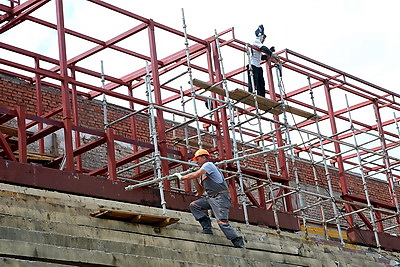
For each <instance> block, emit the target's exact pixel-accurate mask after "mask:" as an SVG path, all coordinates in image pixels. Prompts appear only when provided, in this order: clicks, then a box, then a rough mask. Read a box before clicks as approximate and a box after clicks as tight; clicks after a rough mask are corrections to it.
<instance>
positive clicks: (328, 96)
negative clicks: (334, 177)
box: [324, 81, 354, 227]
mask: <svg viewBox="0 0 400 267" xmlns="http://www.w3.org/2000/svg"><path fill="white" fill-rule="evenodd" d="M324 89H325V97H326V102H327V106H328V111H329V120H330V124H331V129H332V135H333V139H336V140H337V139H338V137H337V133H338V131H337V127H336V121H335V117H334V115H333V114H334V109H333V103H332V97H331V94H330V89H329V84H328V82H327V81H326V82H325V83H324ZM334 147H335V153H336V154H338V156H337V157H336V160H337V163H338V169H339V179H340V190H341V191H342V194H344V195H345V194H347V193H348V188H347V182H346V176H345V169H344V165H343V159H342V155H341V149H340V144H339V143H338V142H335V143H334ZM344 207H345V209H346V213H350V212H351V208H350V206H349V204H347V203H344ZM346 221H347V224H348V225H349V227H353V226H354V221H353V217H352V216H351V215H348V216H346Z"/></svg>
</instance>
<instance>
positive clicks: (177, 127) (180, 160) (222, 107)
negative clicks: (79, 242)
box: [0, 0, 400, 247]
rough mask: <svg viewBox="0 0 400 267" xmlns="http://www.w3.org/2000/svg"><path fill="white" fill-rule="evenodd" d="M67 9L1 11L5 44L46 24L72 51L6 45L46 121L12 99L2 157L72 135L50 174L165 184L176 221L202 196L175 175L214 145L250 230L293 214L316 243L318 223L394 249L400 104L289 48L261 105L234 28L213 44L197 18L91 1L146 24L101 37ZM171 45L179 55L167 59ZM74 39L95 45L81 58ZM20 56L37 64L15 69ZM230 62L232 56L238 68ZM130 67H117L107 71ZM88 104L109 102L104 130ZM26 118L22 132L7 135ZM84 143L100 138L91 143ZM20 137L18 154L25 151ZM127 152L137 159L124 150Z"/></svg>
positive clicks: (4, 119) (8, 58) (5, 61)
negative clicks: (180, 207)
mask: <svg viewBox="0 0 400 267" xmlns="http://www.w3.org/2000/svg"><path fill="white" fill-rule="evenodd" d="M55 2H56V10H55V12H56V14H57V23H56V24H53V23H52V22H49V21H46V20H45V19H43V18H38V17H35V16H33V15H32V14H31V13H32V12H34V11H35V10H36V9H39V8H46V6H47V5H46V4H43V5H32V6H27V7H25V10H24V11H25V12H26V13H25V14H26V15H24V16H19V15H18V14H14V13H13V11H14V5H18V4H19V1H18V2H17V1H11V2H10V6H9V7H6V6H4V5H0V12H1V13H0V15H1V18H2V19H1V20H0V33H1V34H3V33H7V32H11V33H15V31H17V30H18V27H19V25H20V24H24V23H25V24H35V25H36V26H40V27H42V28H44V29H46V30H49V31H56V32H57V35H58V40H57V47H58V51H59V58H52V57H50V56H48V55H44V54H40V53H39V52H38V51H33V50H32V49H30V48H29V47H27V48H23V47H21V45H20V44H14V43H13V41H12V39H7V37H5V38H4V39H3V40H4V41H3V40H1V42H0V50H1V53H2V55H4V57H2V58H1V59H0V73H1V74H2V75H5V76H7V77H16V78H18V79H20V80H23V81H26V82H27V83H28V84H31V85H32V86H33V87H34V88H35V95H36V96H35V99H36V104H35V108H34V110H35V114H32V112H27V111H26V110H25V109H24V108H23V107H21V106H16V107H10V106H9V105H8V103H6V101H5V100H3V101H4V102H3V103H2V105H0V113H1V116H0V125H1V126H2V127H3V128H2V132H3V134H1V135H0V145H1V150H0V153H1V156H3V157H5V158H7V159H9V160H14V161H19V162H22V163H25V162H28V160H29V159H28V154H29V151H28V150H29V149H28V145H30V144H37V146H38V151H39V152H41V153H43V152H44V151H45V142H44V138H45V137H46V136H48V135H50V134H52V133H55V132H57V131H59V130H61V131H62V136H63V145H62V147H63V151H62V153H60V155H58V156H57V157H56V158H55V159H54V160H52V161H51V162H49V163H47V165H46V166H48V167H59V166H60V165H61V166H62V168H63V169H65V170H69V171H75V172H81V173H85V174H88V175H92V176H101V177H106V178H107V179H110V180H113V181H124V182H129V183H131V184H132V185H130V186H128V187H127V190H134V189H136V188H138V187H143V186H158V189H159V192H160V195H161V205H162V208H163V211H164V213H167V210H168V207H169V203H167V202H166V201H165V198H164V192H165V191H173V192H179V193H182V194H190V193H192V190H193V189H192V185H191V184H190V182H188V181H185V182H179V181H177V180H176V179H175V176H174V175H173V174H174V173H176V172H182V173H186V172H189V171H190V168H191V167H194V166H195V164H193V163H191V162H190V161H189V159H190V158H191V156H192V153H193V152H194V151H195V150H196V149H199V148H206V149H208V150H209V152H210V153H211V154H212V157H213V159H215V161H216V164H217V165H218V166H219V168H220V169H221V170H222V172H223V173H224V175H225V178H226V181H227V183H228V185H229V189H230V192H231V196H232V202H233V204H234V205H236V206H241V207H242V208H241V210H242V211H243V217H244V221H245V222H246V223H251V222H252V218H251V216H252V214H254V213H252V211H251V210H252V209H257V210H258V211H260V213H261V214H263V213H265V214H266V212H267V211H269V212H272V214H273V222H272V223H271V226H272V227H275V228H277V229H278V230H280V229H281V228H282V225H283V224H284V221H283V220H284V218H285V217H283V215H282V214H289V215H290V216H291V217H292V218H295V219H296V220H298V221H299V223H300V225H301V227H302V229H303V231H304V234H305V235H306V236H307V237H308V236H309V233H310V232H309V230H308V229H309V227H311V226H315V225H320V226H322V228H323V229H324V235H325V236H326V238H332V236H331V235H330V234H329V231H330V230H331V229H336V231H337V233H338V235H337V236H335V237H334V238H336V239H339V240H340V241H341V243H342V244H344V243H345V240H344V238H345V237H344V233H343V232H344V231H346V230H348V229H357V230H358V231H361V232H359V233H364V232H362V231H369V232H371V233H373V237H374V242H373V243H368V242H367V241H366V240H363V239H365V238H363V237H361V240H360V238H358V239H357V240H355V241H356V242H361V243H363V242H364V243H366V244H368V245H374V246H377V247H385V246H384V245H382V239H386V238H387V236H386V234H388V235H391V236H398V235H399V233H400V217H399V216H400V213H399V204H398V197H397V196H398V193H399V192H398V189H399V187H398V181H400V153H399V146H400V143H399V137H400V130H399V122H400V116H399V112H400V103H399V99H400V95H399V94H397V93H395V92H392V91H390V90H387V89H385V88H382V87H379V86H377V85H374V84H371V83H369V82H367V81H365V80H362V79H360V78H357V77H355V76H352V75H350V74H348V73H345V72H343V71H340V70H338V69H335V68H333V67H330V66H327V65H325V64H323V63H321V62H319V61H316V60H314V59H311V58H308V57H306V56H304V55H302V54H300V53H297V52H294V51H292V50H289V49H284V50H281V51H279V52H277V53H276V54H277V55H278V57H279V62H275V61H271V59H267V60H266V61H265V62H264V63H263V66H264V67H265V71H266V74H267V77H266V80H267V88H266V89H267V90H266V93H267V95H268V97H267V98H264V97H260V96H257V95H255V94H252V93H249V92H247V89H246V88H247V84H248V82H249V81H247V80H245V78H243V77H245V76H246V75H245V74H246V72H247V67H246V64H244V65H240V64H241V63H242V60H240V59H241V58H246V56H247V57H248V54H247V53H248V44H247V43H246V42H243V41H241V40H238V39H236V38H235V34H234V30H233V29H227V30H225V31H222V32H217V31H216V30H215V33H214V34H212V35H211V36H210V37H209V38H206V39H201V38H198V37H195V36H192V35H190V34H188V32H187V25H186V21H185V16H184V12H183V10H182V21H183V30H182V31H180V30H176V29H173V28H170V27H168V26H166V25H163V24H161V23H158V22H155V21H153V20H151V19H146V18H143V17H141V16H139V15H137V14H134V13H132V12H130V11H128V10H123V9H121V8H119V7H117V6H114V5H112V4H109V3H106V2H102V1H89V2H90V3H89V4H90V5H92V7H93V8H94V9H104V10H106V11H107V12H110V13H111V14H112V15H113V16H123V17H124V19H126V20H128V21H129V24H127V25H135V26H133V27H131V26H129V28H125V29H121V30H120V32H118V33H116V35H115V36H112V37H111V38H109V39H107V40H100V39H97V38H95V37H94V36H89V35H86V34H83V33H80V32H79V31H77V30H75V29H74V28H68V26H65V25H64V24H65V23H66V22H68V21H65V19H64V17H63V4H62V1H59V0H56V1H55ZM19 12H21V11H20V10H19ZM29 14H31V15H29ZM68 23H69V22H68ZM66 25H67V24H66ZM71 27H72V26H71ZM146 30H147V38H143V36H146V35H144V34H145V33H146ZM159 36H160V38H165V36H168V38H170V39H169V40H171V42H176V45H174V46H172V47H171V48H170V49H169V51H166V52H161V51H160V50H161V48H162V46H161V47H160V46H157V45H156V44H157V42H156V40H157V37H159ZM66 37H74V38H75V39H78V40H79V41H82V42H84V43H87V42H89V43H90V44H91V47H90V48H87V49H85V48H82V49H81V50H78V51H76V52H75V54H73V56H71V55H70V56H69V57H67V54H66V49H67V45H68V44H69V43H67V42H66ZM142 39H145V40H146V41H148V43H147V44H146V45H145V47H146V48H148V52H142V51H143V50H140V49H138V50H134V49H132V48H130V47H131V46H132V44H133V43H135V42H137V41H138V40H142ZM83 47H85V46H83ZM177 47H178V49H177ZM158 49H159V50H158ZM161 54H162V55H163V56H164V57H163V58H159V57H158V55H161ZM15 55H18V56H22V57H23V59H21V61H17V60H14V59H13V58H14V56H15ZM98 55H102V56H104V55H115V56H116V58H118V57H120V56H121V55H122V56H123V57H124V58H127V57H129V58H132V60H131V61H129V60H127V61H126V62H131V63H132V64H131V65H130V66H126V67H124V68H121V69H120V70H118V71H115V72H112V71H108V73H109V74H108V75H106V74H105V73H104V70H103V62H101V72H100V73H99V72H96V71H93V70H92V69H91V68H90V67H88V66H90V63H91V58H94V59H96V56H98ZM224 55H229V59H230V60H229V61H228V62H224V60H223V58H224ZM109 61H111V62H109ZM97 62H98V61H97ZM118 64H119V63H118V61H114V62H113V61H112V60H108V62H107V68H108V69H113V68H116V66H117V65H118ZM134 66H136V67H134ZM137 66H140V67H137ZM132 68H134V70H133V71H132ZM274 70H275V75H274ZM98 79H101V86H97V85H96V84H98ZM95 80H97V82H96V81H95ZM250 82H251V81H250ZM45 87H51V88H55V89H56V90H58V91H59V92H60V99H59V101H58V102H57V103H54V105H53V106H49V107H47V106H45V105H43V101H42V98H43V97H44V95H45ZM240 88H243V89H240ZM253 88H254V86H253ZM106 96H107V99H106ZM144 96H146V99H144ZM101 97H103V98H102V99H103V100H101ZM85 101H86V102H85ZM88 101H91V102H93V103H96V101H97V104H98V106H99V110H100V112H98V113H97V116H98V118H97V117H96V118H94V120H97V119H99V120H98V122H99V124H101V125H102V127H101V128H99V129H98V128H94V127H93V125H91V124H90V123H88V121H89V119H88V118H87V116H86V115H87V114H85V111H84V112H82V111H81V110H84V109H85V107H84V103H88ZM71 103H72V104H71ZM101 110H103V114H104V115H103V114H101ZM113 110H114V111H113ZM116 110H117V111H118V112H117V111H116ZM60 118H61V119H60ZM13 120H16V123H17V125H16V127H17V128H18V132H17V133H14V135H13V134H12V132H9V133H5V130H4V129H5V125H6V124H7V123H11V122H12V121H13ZM103 126H104V127H103ZM29 131H31V132H32V134H28V132H29ZM82 136H90V138H91V139H90V140H89V141H88V142H86V143H83V141H82ZM13 138H14V139H15V138H17V139H18V144H17V145H12V143H11V141H12V139H13ZM116 146H119V148H118V149H117V148H116ZM121 147H122V148H123V150H124V153H122V154H118V153H117V152H116V151H117V150H121V149H122V148H121ZM100 148H103V149H105V151H106V155H107V156H106V158H104V159H103V160H99V162H98V164H99V165H97V166H88V165H87V164H86V163H85V162H84V159H83V157H84V156H85V155H86V154H88V153H91V152H92V151H95V150H96V149H100ZM14 152H18V157H15V155H14V154H15V153H14ZM85 164H86V165H85ZM360 236H361V235H360Z"/></svg>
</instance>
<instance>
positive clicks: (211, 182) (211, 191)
mask: <svg viewBox="0 0 400 267" xmlns="http://www.w3.org/2000/svg"><path fill="white" fill-rule="evenodd" d="M201 168H202V169H203V170H205V171H206V175H205V176H204V177H202V178H201V185H202V186H203V187H204V189H205V190H206V192H207V195H208V196H209V197H212V196H215V195H216V194H218V193H219V192H221V191H228V186H227V184H226V182H225V180H224V177H223V176H222V173H221V172H220V170H219V169H218V168H217V166H215V165H214V163H212V162H206V163H204V164H203V166H201Z"/></svg>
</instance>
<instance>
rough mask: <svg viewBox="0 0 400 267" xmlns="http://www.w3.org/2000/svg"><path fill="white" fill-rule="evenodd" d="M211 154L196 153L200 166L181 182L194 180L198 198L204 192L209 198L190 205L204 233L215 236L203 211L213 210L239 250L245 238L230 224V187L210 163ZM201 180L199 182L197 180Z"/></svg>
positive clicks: (206, 152) (203, 150)
mask: <svg viewBox="0 0 400 267" xmlns="http://www.w3.org/2000/svg"><path fill="white" fill-rule="evenodd" d="M209 158H210V154H209V153H208V151H207V150H205V149H199V150H197V151H196V153H195V156H194V158H193V160H194V161H197V164H198V165H199V166H200V169H198V170H197V171H195V172H192V173H189V174H186V175H184V176H180V178H179V180H193V181H194V186H195V188H196V191H197V193H196V196H201V195H203V193H204V191H205V192H206V194H207V196H206V197H204V198H200V199H198V200H196V201H193V202H192V203H190V205H189V207H190V210H191V212H192V214H193V216H194V217H195V219H196V220H197V221H199V222H200V224H201V226H202V227H203V231H202V233H204V234H210V235H212V234H213V231H212V229H211V220H210V217H209V216H208V215H207V213H204V212H203V210H210V209H211V210H212V211H213V213H214V216H215V217H216V219H217V222H218V226H219V227H220V229H221V230H222V232H223V233H224V234H225V236H226V238H228V239H229V240H231V241H232V243H233V245H234V246H235V247H238V248H243V247H244V242H243V237H241V236H238V235H237V233H236V231H235V229H233V227H232V226H231V225H230V224H229V221H228V214H229V207H230V206H231V196H230V193H229V189H228V185H227V184H226V182H225V180H224V176H223V175H222V173H221V171H220V170H219V169H218V168H217V166H215V164H214V163H212V162H210V161H209ZM198 178H200V179H201V181H200V182H199V181H198V180H197V179H198Z"/></svg>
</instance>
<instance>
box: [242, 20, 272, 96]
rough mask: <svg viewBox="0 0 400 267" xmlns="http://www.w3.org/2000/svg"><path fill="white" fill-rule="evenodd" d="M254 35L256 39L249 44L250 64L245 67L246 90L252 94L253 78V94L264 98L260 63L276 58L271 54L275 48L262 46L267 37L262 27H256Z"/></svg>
mask: <svg viewBox="0 0 400 267" xmlns="http://www.w3.org/2000/svg"><path fill="white" fill-rule="evenodd" d="M255 34H256V39H255V40H254V41H253V42H252V43H251V44H250V64H249V65H248V66H247V74H248V90H249V92H250V93H252V92H253V83H252V76H253V81H254V86H255V88H256V90H255V92H256V93H257V95H259V96H262V97H265V80H264V75H263V69H262V67H261V65H260V62H261V61H262V60H266V59H267V57H268V56H270V57H273V58H275V57H276V56H275V55H274V54H273V52H275V48H274V47H273V46H272V47H271V48H268V47H266V46H264V45H263V43H264V41H265V38H266V37H267V36H266V35H265V33H264V26H263V25H260V26H258V28H257V30H256V31H255ZM252 73H253V75H252Z"/></svg>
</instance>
